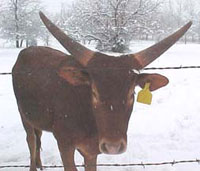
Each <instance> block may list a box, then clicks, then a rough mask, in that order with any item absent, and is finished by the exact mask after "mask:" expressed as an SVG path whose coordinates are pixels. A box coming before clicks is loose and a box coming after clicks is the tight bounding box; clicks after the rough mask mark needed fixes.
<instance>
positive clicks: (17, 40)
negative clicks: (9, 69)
mask: <svg viewBox="0 0 200 171" xmlns="http://www.w3.org/2000/svg"><path fill="white" fill-rule="evenodd" d="M15 42H16V48H19V35H16V41H15Z"/></svg>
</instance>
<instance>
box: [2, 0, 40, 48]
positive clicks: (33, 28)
mask: <svg viewBox="0 0 200 171" xmlns="http://www.w3.org/2000/svg"><path fill="white" fill-rule="evenodd" d="M5 3H6V5H5V7H4V11H3V13H2V22H1V29H2V30H3V34H2V37H3V38H6V39H10V40H15V42H16V47H17V48H19V47H21V46H22V44H23V41H24V40H26V44H27V46H28V45H29V44H30V43H35V42H34V39H35V38H36V37H37V34H38V33H39V28H40V22H39V21H40V20H39V17H38V11H39V10H40V9H41V6H40V3H39V0H8V1H5Z"/></svg>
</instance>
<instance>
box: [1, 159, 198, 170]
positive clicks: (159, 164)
mask: <svg viewBox="0 0 200 171" xmlns="http://www.w3.org/2000/svg"><path fill="white" fill-rule="evenodd" d="M188 163H197V164H199V165H200V159H194V160H173V161H166V162H158V163H154V162H152V163H143V162H141V163H130V164H97V165H76V167H94V166H97V167H137V166H138V167H143V168H144V169H145V168H146V167H147V166H163V165H171V166H174V165H177V164H188ZM29 167H30V166H29V165H4V166H3V165H2V166H0V169H3V168H29ZM65 167H69V168H70V167H71V166H65ZM43 168H44V169H56V168H64V166H62V165H54V166H50V165H44V166H43Z"/></svg>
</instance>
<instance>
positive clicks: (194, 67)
mask: <svg viewBox="0 0 200 171" xmlns="http://www.w3.org/2000/svg"><path fill="white" fill-rule="evenodd" d="M110 69H112V68H110ZM116 69H124V68H116ZM177 69H200V66H174V67H150V68H144V69H143V70H177ZM83 70H84V69H83ZM69 71H71V70H70V69H69ZM11 74H12V72H2V73H0V75H11Z"/></svg>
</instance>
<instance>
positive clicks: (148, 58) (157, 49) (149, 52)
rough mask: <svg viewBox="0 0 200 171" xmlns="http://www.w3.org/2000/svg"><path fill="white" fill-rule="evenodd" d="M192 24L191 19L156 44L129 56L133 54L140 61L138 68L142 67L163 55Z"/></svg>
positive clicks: (136, 60)
mask: <svg viewBox="0 0 200 171" xmlns="http://www.w3.org/2000/svg"><path fill="white" fill-rule="evenodd" d="M191 25H192V22H191V21H190V22H188V23H187V24H186V25H184V26H183V27H182V28H180V29H179V30H178V31H176V32H175V33H173V34H172V35H170V36H169V37H167V38H165V39H163V40H161V41H160V42H158V43H156V44H155V45H153V46H151V47H149V48H147V49H145V50H142V51H140V52H138V53H135V54H130V55H128V56H131V57H132V58H133V60H134V61H135V62H136V63H139V65H140V66H139V67H138V68H137V69H142V68H144V67H145V66H147V65H148V64H150V63H151V62H153V61H154V60H155V59H157V58H158V57H159V56H160V55H162V54H163V53H164V52H165V51H166V50H167V49H169V48H170V47H171V46H172V45H173V44H175V43H176V42H177V41H178V40H179V39H180V38H181V37H182V36H183V35H184V34H185V32H186V31H187V30H188V29H189V28H190V26H191Z"/></svg>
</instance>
